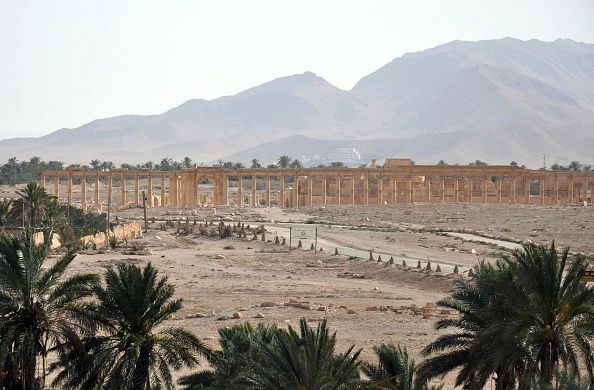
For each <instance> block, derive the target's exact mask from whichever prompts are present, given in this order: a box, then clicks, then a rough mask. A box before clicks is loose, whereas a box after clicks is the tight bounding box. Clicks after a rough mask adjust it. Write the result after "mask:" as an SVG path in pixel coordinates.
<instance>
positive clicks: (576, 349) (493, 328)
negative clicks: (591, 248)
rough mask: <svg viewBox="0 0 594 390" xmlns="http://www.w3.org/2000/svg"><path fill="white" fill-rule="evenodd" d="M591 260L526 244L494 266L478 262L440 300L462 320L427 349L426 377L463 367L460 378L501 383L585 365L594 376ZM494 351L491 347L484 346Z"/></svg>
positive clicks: (468, 382)
mask: <svg viewBox="0 0 594 390" xmlns="http://www.w3.org/2000/svg"><path fill="white" fill-rule="evenodd" d="M587 265H588V264H587V261H586V260H585V259H584V258H583V257H582V256H576V257H575V258H573V259H572V261H571V262H569V261H568V250H567V249H566V250H564V251H563V252H562V253H558V252H557V249H556V248H555V246H554V244H551V246H550V247H546V246H543V245H536V244H533V243H531V244H526V245H524V246H523V248H522V250H517V251H515V252H514V254H513V256H512V257H504V258H502V259H501V260H499V261H498V262H497V264H496V265H488V264H484V263H483V264H481V265H479V266H478V267H477V269H476V271H477V272H476V276H475V279H474V281H473V282H459V283H458V286H457V289H456V291H455V292H454V294H453V296H452V298H451V299H446V300H443V301H441V302H439V304H440V306H442V307H446V308H449V309H453V310H455V311H457V312H458V313H459V314H460V315H459V318H457V319H447V320H441V321H439V322H438V323H437V325H436V326H437V328H438V329H453V330H454V331H453V332H452V333H449V334H444V335H442V336H440V337H438V338H437V340H436V341H434V342H432V343H431V344H429V345H428V346H427V347H426V348H425V349H424V351H423V352H424V354H426V355H431V356H430V357H429V358H428V359H427V360H426V361H425V362H423V364H422V365H421V368H420V371H421V373H422V375H423V376H424V377H425V378H430V377H434V376H439V375H442V374H445V373H447V372H450V371H453V370H456V369H459V372H458V376H457V379H456V384H457V385H465V386H467V387H469V388H470V387H472V386H475V387H473V388H478V389H481V388H482V386H483V385H484V384H485V383H486V381H487V380H488V378H490V377H491V376H492V375H494V374H495V375H496V376H497V389H513V388H515V387H514V386H515V384H516V383H519V385H520V388H528V387H529V385H530V384H531V383H532V384H534V383H546V384H551V383H553V377H554V372H555V371H556V370H558V369H560V368H567V369H569V370H570V372H571V373H573V374H574V375H578V376H579V373H580V371H579V369H578V367H581V368H583V369H584V372H586V373H587V375H588V378H589V380H590V382H591V383H594V379H593V377H594V375H593V373H594V349H593V348H592V345H591V343H590V341H589V340H590V339H591V337H592V336H593V335H594V330H593V328H592V324H594V291H593V290H592V288H591V287H588V286H586V285H585V283H584V282H583V281H582V277H583V276H584V274H585V272H586V269H587ZM485 351H489V353H485Z"/></svg>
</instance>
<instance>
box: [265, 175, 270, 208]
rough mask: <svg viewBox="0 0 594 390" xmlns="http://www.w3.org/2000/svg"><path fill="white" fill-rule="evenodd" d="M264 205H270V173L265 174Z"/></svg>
mask: <svg viewBox="0 0 594 390" xmlns="http://www.w3.org/2000/svg"><path fill="white" fill-rule="evenodd" d="M266 207H270V175H266Z"/></svg>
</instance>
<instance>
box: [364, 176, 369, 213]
mask: <svg viewBox="0 0 594 390" xmlns="http://www.w3.org/2000/svg"><path fill="white" fill-rule="evenodd" d="M364 180H365V182H364V183H363V186H364V190H363V192H364V193H365V205H366V206H368V205H369V174H365V179H364Z"/></svg>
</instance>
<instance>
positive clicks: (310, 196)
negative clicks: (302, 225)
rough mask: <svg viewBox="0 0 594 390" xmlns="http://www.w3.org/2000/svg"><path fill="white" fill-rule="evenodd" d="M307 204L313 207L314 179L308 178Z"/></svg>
mask: <svg viewBox="0 0 594 390" xmlns="http://www.w3.org/2000/svg"><path fill="white" fill-rule="evenodd" d="M307 199H308V201H307V203H309V206H313V177H311V176H308V177H307Z"/></svg>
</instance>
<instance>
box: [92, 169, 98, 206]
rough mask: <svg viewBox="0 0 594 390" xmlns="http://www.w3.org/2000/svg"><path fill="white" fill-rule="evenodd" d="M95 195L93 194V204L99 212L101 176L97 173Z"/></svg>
mask: <svg viewBox="0 0 594 390" xmlns="http://www.w3.org/2000/svg"><path fill="white" fill-rule="evenodd" d="M94 184H95V193H94V194H93V204H94V205H95V210H99V174H98V173H95V183H94Z"/></svg>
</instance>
